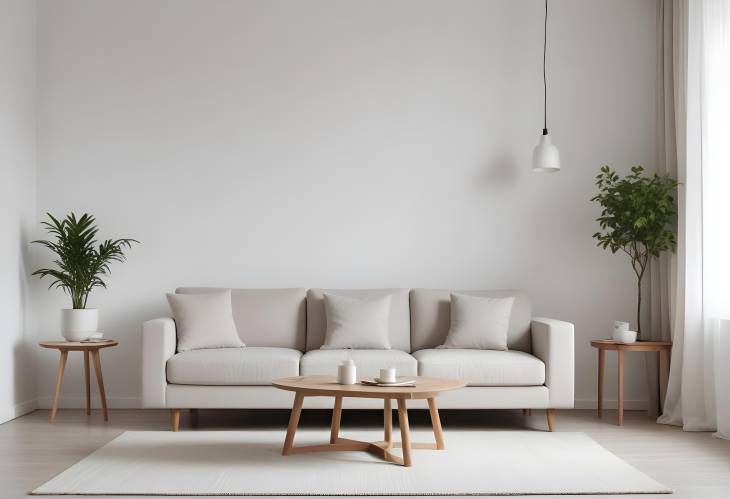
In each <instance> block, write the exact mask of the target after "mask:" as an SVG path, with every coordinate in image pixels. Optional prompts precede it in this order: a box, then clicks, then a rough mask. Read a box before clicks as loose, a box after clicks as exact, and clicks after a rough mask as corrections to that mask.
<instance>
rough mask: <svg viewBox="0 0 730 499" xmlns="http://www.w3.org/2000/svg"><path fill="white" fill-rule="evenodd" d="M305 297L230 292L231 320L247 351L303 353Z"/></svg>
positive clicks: (294, 291) (300, 292) (301, 292)
mask: <svg viewBox="0 0 730 499" xmlns="http://www.w3.org/2000/svg"><path fill="white" fill-rule="evenodd" d="M225 289H227V288H196V287H186V288H177V289H176V290H175V292H176V293H180V294H199V293H215V292H220V291H223V290H225ZM306 297H307V291H306V290H305V289H302V288H291V289H235V288H234V289H231V304H232V306H233V320H234V321H235V323H236V329H237V330H238V336H239V337H240V338H241V340H242V341H243V342H244V343H245V344H246V346H249V347H280V348H293V349H295V350H299V351H304V346H305V341H306V313H307V312H306Z"/></svg>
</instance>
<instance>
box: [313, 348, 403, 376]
mask: <svg viewBox="0 0 730 499" xmlns="http://www.w3.org/2000/svg"><path fill="white" fill-rule="evenodd" d="M348 358H352V360H354V361H355V366H356V367H357V377H358V378H374V377H376V376H379V375H380V369H381V368H383V367H395V369H396V371H397V373H398V376H416V375H417V374H418V363H417V362H416V359H414V358H413V356H412V355H410V354H408V353H406V352H404V351H402V350H310V351H309V352H307V353H305V354H304V356H302V362H301V372H302V376H309V375H311V374H329V375H331V376H337V366H338V365H339V363H340V362H342V361H343V360H345V359H348Z"/></svg>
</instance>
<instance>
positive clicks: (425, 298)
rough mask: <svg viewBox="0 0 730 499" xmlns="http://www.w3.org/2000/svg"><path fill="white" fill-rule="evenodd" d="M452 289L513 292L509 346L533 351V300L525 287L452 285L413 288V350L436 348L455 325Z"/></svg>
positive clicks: (480, 293)
mask: <svg viewBox="0 0 730 499" xmlns="http://www.w3.org/2000/svg"><path fill="white" fill-rule="evenodd" d="M451 293H458V294H462V295H470V296H481V297H489V298H504V297H508V296H513V297H514V299H515V301H514V304H513V305H512V313H511V315H510V323H509V329H508V332H507V348H509V349H510V350H520V351H522V352H530V351H531V346H530V323H531V321H532V311H531V310H530V300H529V298H528V296H527V293H526V292H525V291H520V290H510V289H503V290H491V291H458V290H450V289H413V290H411V297H410V303H411V347H412V348H413V351H414V352H415V351H418V350H423V349H425V348H435V347H437V346H439V345H443V344H444V341H446V336H447V335H448V332H449V327H450V326H451Z"/></svg>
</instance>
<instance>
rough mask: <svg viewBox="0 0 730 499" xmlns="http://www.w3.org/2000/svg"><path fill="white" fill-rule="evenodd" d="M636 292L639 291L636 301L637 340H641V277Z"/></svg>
mask: <svg viewBox="0 0 730 499" xmlns="http://www.w3.org/2000/svg"><path fill="white" fill-rule="evenodd" d="M642 277H643V276H642ZM636 290H637V300H636V338H637V339H639V340H640V339H641V277H639V278H638V279H637V284H636Z"/></svg>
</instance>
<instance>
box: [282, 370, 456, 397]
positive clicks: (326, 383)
mask: <svg viewBox="0 0 730 499" xmlns="http://www.w3.org/2000/svg"><path fill="white" fill-rule="evenodd" d="M406 377H407V378H409V379H415V380H416V386H388V387H382V386H368V385H362V384H360V383H356V384H354V385H340V384H339V383H337V380H336V378H335V376H321V375H313V376H294V377H291V378H279V379H275V380H274V381H273V382H272V384H273V385H274V386H275V387H277V388H281V389H282V390H289V391H293V392H302V393H303V394H304V395H307V394H311V395H325V396H331V397H359V398H382V399H385V398H388V399H425V398H432V397H435V396H436V395H437V394H438V393H439V392H443V391H446V390H456V389H458V388H463V387H464V386H466V383H464V382H463V381H459V380H455V379H443V378H427V377H425V376H406Z"/></svg>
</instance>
